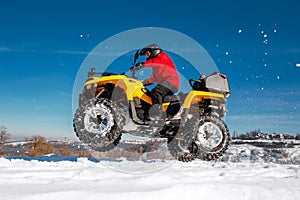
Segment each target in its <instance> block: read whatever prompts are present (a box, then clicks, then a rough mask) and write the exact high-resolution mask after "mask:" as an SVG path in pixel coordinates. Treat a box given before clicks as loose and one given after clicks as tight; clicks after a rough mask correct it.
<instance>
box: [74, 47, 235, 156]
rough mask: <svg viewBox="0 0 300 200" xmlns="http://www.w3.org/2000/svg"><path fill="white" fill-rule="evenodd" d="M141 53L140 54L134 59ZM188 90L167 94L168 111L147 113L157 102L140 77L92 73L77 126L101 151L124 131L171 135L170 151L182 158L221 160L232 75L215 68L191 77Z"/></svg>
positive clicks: (78, 132) (227, 138)
mask: <svg viewBox="0 0 300 200" xmlns="http://www.w3.org/2000/svg"><path fill="white" fill-rule="evenodd" d="M137 57H138V52H137V53H136V55H135V59H134V63H135V62H136V60H137ZM189 82H190V85H191V89H192V90H191V91H190V92H189V93H188V94H183V93H179V94H178V95H177V96H166V97H165V98H164V101H163V105H162V106H161V107H162V113H163V115H162V117H161V119H159V120H155V121H153V120H150V121H149V119H146V118H145V116H147V115H145V113H147V112H148V110H149V108H150V107H151V105H152V100H151V97H150V95H151V94H150V92H149V91H148V90H147V89H146V88H145V87H144V86H143V84H142V82H141V81H140V80H137V79H136V78H135V77H134V72H132V75H131V77H128V76H126V75H125V74H124V73H123V74H115V73H110V72H99V73H98V72H96V70H95V69H94V68H92V69H91V71H90V72H89V73H88V79H87V81H86V82H85V85H84V88H83V90H82V93H81V94H80V96H79V108H78V109H77V111H76V113H75V116H74V120H73V126H74V131H75V133H76V135H77V136H78V137H79V139H80V140H81V141H82V142H83V143H85V144H87V145H89V146H90V147H91V148H92V149H94V150H96V151H108V150H111V149H113V148H114V147H115V146H116V145H118V143H119V141H120V139H121V135H122V133H130V134H133V135H137V136H144V137H160V138H168V148H169V150H170V153H171V154H172V155H173V156H174V157H175V158H176V159H178V160H181V161H191V160H193V159H195V158H200V159H202V160H216V159H218V158H219V157H220V156H221V155H222V154H223V153H224V152H225V150H226V149H227V147H228V144H229V141H230V136H229V132H228V129H227V126H226V124H225V123H224V121H223V120H222V119H221V118H222V117H224V116H225V114H226V112H227V110H226V108H225V105H226V98H227V97H228V96H229V94H230V90H229V86H228V81H227V78H226V76H225V75H224V74H221V73H218V72H215V73H213V74H211V75H210V76H207V77H204V76H202V77H201V78H199V79H191V80H190V81H189Z"/></svg>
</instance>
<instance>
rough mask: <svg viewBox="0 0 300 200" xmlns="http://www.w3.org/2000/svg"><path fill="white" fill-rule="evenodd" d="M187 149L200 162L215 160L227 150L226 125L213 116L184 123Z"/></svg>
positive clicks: (227, 133) (205, 116) (228, 137)
mask: <svg viewBox="0 0 300 200" xmlns="http://www.w3.org/2000/svg"><path fill="white" fill-rule="evenodd" d="M185 131H186V133H185V140H186V142H187V145H188V149H189V150H190V152H191V153H192V154H193V155H194V156H195V158H200V159H202V160H216V159H218V158H219V157H220V156H221V155H222V154H223V153H224V152H225V151H226V149H227V148H228V145H229V141H230V136H229V131H228V128H227V126H226V124H225V123H224V122H223V121H222V120H221V119H219V118H218V117H215V116H213V115H212V116H208V115H204V116H200V118H199V119H191V120H189V121H188V122H187V123H186V128H185Z"/></svg>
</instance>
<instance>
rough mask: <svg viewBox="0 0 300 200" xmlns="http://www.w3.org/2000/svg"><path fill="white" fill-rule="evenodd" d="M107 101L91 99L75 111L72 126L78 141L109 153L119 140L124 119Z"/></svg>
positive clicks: (117, 109) (111, 103)
mask: <svg viewBox="0 0 300 200" xmlns="http://www.w3.org/2000/svg"><path fill="white" fill-rule="evenodd" d="M120 113H121V112H120V110H119V108H118V107H117V106H116V105H115V104H114V103H113V102H112V101H111V100H109V99H105V98H100V99H97V98H93V99H90V100H88V101H86V102H84V103H83V104H82V105H81V106H80V107H79V108H78V109H77V111H76V113H75V116H74V120H73V126H74V131H75V132H76V135H77V136H78V137H79V139H80V140H81V141H82V142H83V143H85V144H87V145H89V146H90V147H91V148H92V149H94V150H96V151H109V150H111V149H113V148H114V147H115V146H116V145H117V144H118V143H119V141H120V139H121V133H122V132H121V131H122V128H123V125H124V123H125V122H124V118H123V117H122V116H121V114H120Z"/></svg>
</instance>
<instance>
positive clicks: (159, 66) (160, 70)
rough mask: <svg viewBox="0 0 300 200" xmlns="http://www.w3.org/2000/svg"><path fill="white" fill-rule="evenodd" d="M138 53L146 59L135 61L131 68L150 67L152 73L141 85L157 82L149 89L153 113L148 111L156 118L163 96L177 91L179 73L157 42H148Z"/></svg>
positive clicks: (135, 69)
mask: <svg viewBox="0 0 300 200" xmlns="http://www.w3.org/2000/svg"><path fill="white" fill-rule="evenodd" d="M139 54H140V55H144V56H146V57H147V59H146V61H145V62H140V63H137V64H136V65H135V67H134V68H132V69H131V70H132V71H137V70H139V69H141V68H143V67H145V68H152V75H151V76H150V78H148V79H146V80H144V81H143V85H144V86H148V85H152V84H154V83H157V85H156V87H154V88H153V89H152V90H151V98H152V103H153V106H152V108H151V109H152V110H154V111H155V113H154V115H153V114H152V116H151V113H150V117H151V118H154V119H157V118H158V117H160V116H161V104H162V103H163V98H164V97H165V96H167V95H173V94H174V93H176V92H177V91H178V88H179V82H180V80H179V75H178V72H177V70H176V67H175V65H174V63H173V61H172V59H171V58H170V57H169V56H168V54H167V53H165V52H163V51H162V49H161V48H160V47H159V46H158V45H157V44H150V45H148V46H146V47H144V48H143V49H142V50H141V51H140V53H139ZM157 111H158V112H159V113H157Z"/></svg>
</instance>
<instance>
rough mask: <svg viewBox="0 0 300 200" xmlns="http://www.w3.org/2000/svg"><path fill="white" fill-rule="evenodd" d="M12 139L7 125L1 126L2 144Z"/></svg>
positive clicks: (0, 138) (0, 137)
mask: <svg viewBox="0 0 300 200" xmlns="http://www.w3.org/2000/svg"><path fill="white" fill-rule="evenodd" d="M9 139H10V134H8V132H7V128H6V127H5V126H1V127H0V145H1V144H4V143H6V142H7V141H8V140H9Z"/></svg>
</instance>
